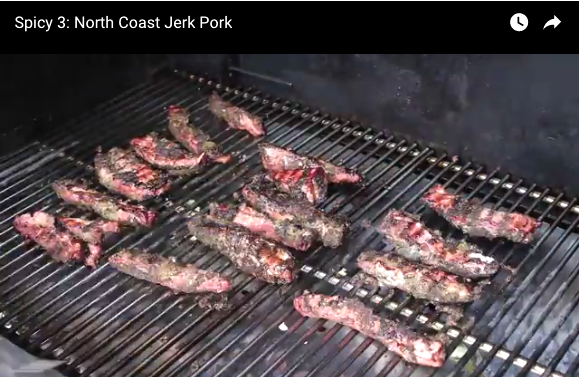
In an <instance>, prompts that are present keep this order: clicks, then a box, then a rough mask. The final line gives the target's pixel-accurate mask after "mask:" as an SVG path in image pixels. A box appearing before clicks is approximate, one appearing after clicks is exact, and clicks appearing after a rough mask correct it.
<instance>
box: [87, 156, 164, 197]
mask: <svg viewBox="0 0 580 377" xmlns="http://www.w3.org/2000/svg"><path fill="white" fill-rule="evenodd" d="M95 169H96V172H97V178H98V179H99V182H100V183H101V184H102V185H103V186H105V187H106V188H107V189H109V190H110V191H112V192H114V193H117V194H120V195H123V196H125V197H127V198H129V199H131V200H135V201H138V202H140V201H144V200H147V199H151V198H154V197H157V196H159V195H161V194H164V193H165V192H167V191H168V190H169V187H170V185H171V182H170V181H169V179H168V176H167V174H166V173H164V172H160V171H159V170H155V169H153V168H151V166H149V165H147V164H146V163H144V162H143V161H141V160H140V159H139V158H138V157H137V156H136V155H135V152H134V151H133V150H130V149H121V148H112V149H110V150H109V151H108V152H107V153H103V152H102V151H101V149H100V148H99V149H98V151H97V155H96V156H95Z"/></svg>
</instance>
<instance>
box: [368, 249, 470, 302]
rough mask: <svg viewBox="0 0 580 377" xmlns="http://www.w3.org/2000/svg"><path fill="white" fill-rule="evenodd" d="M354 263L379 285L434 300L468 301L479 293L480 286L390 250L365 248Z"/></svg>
mask: <svg viewBox="0 0 580 377" xmlns="http://www.w3.org/2000/svg"><path fill="white" fill-rule="evenodd" d="M357 265H358V267H359V268H360V269H361V270H362V271H363V272H365V273H367V274H369V275H371V276H373V277H374V278H376V280H377V282H378V283H379V285H380V286H382V287H389V288H397V289H400V290H401V291H403V292H407V293H409V294H411V295H412V296H415V297H416V298H420V299H424V300H428V301H432V302H436V303H446V304H453V303H465V302H471V301H473V300H475V299H476V298H477V297H478V296H479V294H480V293H481V289H480V287H473V286H471V285H470V284H469V283H467V282H465V281H464V280H463V279H461V278H460V277H457V276H455V275H452V274H449V273H447V272H444V271H441V270H438V269H435V268H430V267H427V266H424V265H421V264H419V263H415V262H411V261H408V260H406V259H405V258H402V257H400V256H398V255H395V254H393V253H379V252H377V251H374V250H369V251H365V252H363V253H362V254H361V255H360V256H359V257H358V260H357Z"/></svg>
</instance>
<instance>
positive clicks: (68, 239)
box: [14, 211, 84, 263]
mask: <svg viewBox="0 0 580 377" xmlns="http://www.w3.org/2000/svg"><path fill="white" fill-rule="evenodd" d="M14 228H15V229H16V230H17V231H18V233H20V234H22V235H23V236H24V237H26V238H29V239H31V240H32V241H34V242H35V243H37V244H38V245H40V246H41V247H42V248H43V249H45V250H46V251H47V252H48V254H49V255H50V256H51V257H52V258H53V259H54V260H56V261H59V262H63V263H69V262H80V261H82V260H83V259H84V251H83V244H82V243H81V241H79V240H78V239H76V238H75V237H74V236H73V235H72V234H70V233H68V232H67V231H65V230H61V229H58V228H57V223H56V221H55V218H54V217H53V216H51V215H49V214H48V213H46V212H42V211H38V212H35V213H33V214H32V215H30V214H28V213H27V214H24V215H20V216H16V218H15V219H14Z"/></svg>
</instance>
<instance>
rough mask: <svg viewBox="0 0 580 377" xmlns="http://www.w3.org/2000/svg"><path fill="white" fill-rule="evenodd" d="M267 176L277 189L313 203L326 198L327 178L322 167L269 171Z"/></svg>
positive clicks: (315, 203)
mask: <svg viewBox="0 0 580 377" xmlns="http://www.w3.org/2000/svg"><path fill="white" fill-rule="evenodd" d="M268 177H269V178H270V180H271V181H272V182H274V184H275V185H276V187H277V188H278V190H280V191H283V192H286V193H288V194H290V195H292V196H293V197H295V198H298V199H302V200H306V201H308V202H310V203H312V204H314V205H317V204H320V203H322V202H323V201H324V199H326V191H327V189H328V180H327V179H326V173H325V172H324V170H323V169H322V168H309V169H304V170H285V171H279V172H270V173H269V175H268Z"/></svg>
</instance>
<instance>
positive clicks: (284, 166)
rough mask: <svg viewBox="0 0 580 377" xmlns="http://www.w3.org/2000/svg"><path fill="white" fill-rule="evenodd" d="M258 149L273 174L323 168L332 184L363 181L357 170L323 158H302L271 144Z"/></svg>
mask: <svg viewBox="0 0 580 377" xmlns="http://www.w3.org/2000/svg"><path fill="white" fill-rule="evenodd" d="M258 147H259V148H260V153H261V155H262V164H263V165H264V167H265V168H266V169H267V170H270V171H273V172H281V171H285V170H304V169H312V168H322V169H324V172H325V173H326V175H327V178H328V181H329V182H331V183H358V182H361V181H362V176H361V175H360V174H359V173H358V172H357V171H356V170H354V169H347V168H344V167H342V166H337V165H334V164H331V163H330V162H327V161H324V160H323V159H321V158H315V157H308V156H301V155H299V154H296V153H294V152H291V151H289V150H288V149H285V148H282V147H278V146H276V145H274V144H270V143H260V144H259V145H258Z"/></svg>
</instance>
